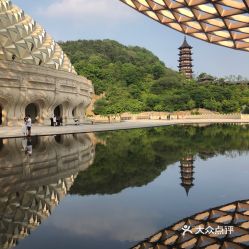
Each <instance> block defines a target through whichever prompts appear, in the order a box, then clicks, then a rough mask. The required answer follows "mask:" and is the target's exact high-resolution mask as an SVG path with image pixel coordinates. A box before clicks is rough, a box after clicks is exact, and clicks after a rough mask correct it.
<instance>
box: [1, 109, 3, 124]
mask: <svg viewBox="0 0 249 249" xmlns="http://www.w3.org/2000/svg"><path fill="white" fill-rule="evenodd" d="M2 124H3V108H2V106H1V105H0V125H2Z"/></svg>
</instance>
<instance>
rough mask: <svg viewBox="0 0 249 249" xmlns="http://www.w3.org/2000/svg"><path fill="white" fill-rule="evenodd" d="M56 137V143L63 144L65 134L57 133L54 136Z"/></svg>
mask: <svg viewBox="0 0 249 249" xmlns="http://www.w3.org/2000/svg"><path fill="white" fill-rule="evenodd" d="M54 139H55V141H56V143H58V144H63V135H56V136H55V137H54Z"/></svg>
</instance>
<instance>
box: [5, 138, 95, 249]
mask: <svg viewBox="0 0 249 249" xmlns="http://www.w3.org/2000/svg"><path fill="white" fill-rule="evenodd" d="M32 145H33V155H32V157H28V158H27V155H25V153H24V151H22V150H21V148H22V139H20V138H17V139H9V140H5V143H4V144H3V145H2V148H1V149H0V165H1V171H0V189H1V192H0V249H7V248H12V247H14V246H15V245H16V244H17V243H18V241H19V240H20V239H23V238H25V237H26V236H28V235H29V234H30V233H31V231H32V230H33V229H35V228H37V227H38V226H39V225H40V224H41V223H42V221H43V220H45V219H46V218H48V217H49V215H50V214H51V213H52V210H53V209H54V208H55V207H56V206H57V205H58V204H59V202H60V201H61V200H62V199H63V197H64V196H65V195H66V194H67V193H68V191H69V190H70V188H71V186H72V184H73V183H74V180H75V178H76V176H77V174H78V172H79V171H83V170H86V169H87V168H88V167H89V166H90V165H91V164H92V162H93V159H94V156H95V145H94V143H93V139H92V137H91V136H89V135H87V134H76V135H64V136H56V137H53V136H50V137H37V138H32Z"/></svg>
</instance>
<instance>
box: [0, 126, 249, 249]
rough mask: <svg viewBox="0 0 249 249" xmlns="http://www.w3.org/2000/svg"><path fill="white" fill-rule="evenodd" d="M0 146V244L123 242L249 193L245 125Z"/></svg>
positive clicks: (27, 247)
mask: <svg viewBox="0 0 249 249" xmlns="http://www.w3.org/2000/svg"><path fill="white" fill-rule="evenodd" d="M27 144H29V146H30V144H32V152H31V153H30V152H29V151H27ZM0 147H1V151H0V161H1V168H2V170H1V172H0V187H1V189H2V192H1V195H0V203H1V204H0V205H1V206H0V211H1V230H0V231H1V243H2V247H0V248H5V247H4V246H3V245H4V244H5V245H6V243H7V242H8V245H9V248H12V245H11V243H14V242H18V245H17V246H16V247H15V248H18V249H34V248H36V249H44V248H46V249H54V248H60V249H66V248H70V249H74V248H75V249H76V248H86V249H88V248H89V249H97V248H108V249H114V248H115V249H117V248H129V247H131V246H133V245H135V244H136V243H138V242H139V241H141V240H144V239H145V238H146V237H148V236H150V235H152V234H154V233H155V232H157V231H158V230H160V229H162V228H164V227H167V226H170V225H172V224H173V223H175V222H177V221H178V220H180V219H182V218H185V217H188V216H190V215H193V214H195V213H197V212H201V211H203V210H206V209H209V208H212V207H215V206H219V205H222V204H225V203H229V202H233V201H236V200H242V199H249V193H248V189H249V181H248V177H249V154H248V152H249V127H248V126H238V125H212V126H207V127H194V126H174V127H163V128H153V129H137V130H131V131H116V132H106V133H96V134H79V135H65V136H56V137H37V138H33V139H32V141H25V140H22V139H10V140H2V141H1V146H0ZM29 150H30V148H29ZM30 154H31V155H30ZM186 164H188V166H187V171H186ZM184 165H185V169H184ZM40 223H41V224H40ZM29 232H30V235H29V234H28V233H29Z"/></svg>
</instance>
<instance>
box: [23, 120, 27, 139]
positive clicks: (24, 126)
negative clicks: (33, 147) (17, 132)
mask: <svg viewBox="0 0 249 249" xmlns="http://www.w3.org/2000/svg"><path fill="white" fill-rule="evenodd" d="M22 134H23V136H27V125H26V117H25V118H24V122H23V126H22Z"/></svg>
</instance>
